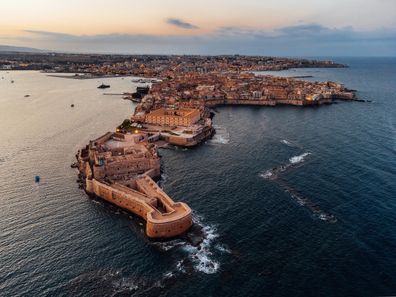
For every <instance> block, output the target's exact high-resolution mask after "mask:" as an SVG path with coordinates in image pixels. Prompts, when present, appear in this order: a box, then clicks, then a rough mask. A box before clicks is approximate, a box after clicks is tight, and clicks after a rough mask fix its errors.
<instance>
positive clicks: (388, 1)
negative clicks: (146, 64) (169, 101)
mask: <svg viewBox="0 0 396 297" xmlns="http://www.w3.org/2000/svg"><path fill="white" fill-rule="evenodd" d="M0 7H1V10H0V11H1V18H0V44H2V45H13V46H28V47H35V48H41V49H48V50H57V51H77V52H111V53H149V54H152V53H166V54H169V53H177V54H190V53H193V54H222V53H224V54H230V53H240V54H263V55H265V54H270V55H276V54H278V55H347V56H348V55H369V56H376V55H379V56H383V55H388V56H394V55H395V54H396V1H395V0H364V1H362V0H344V1H341V0H326V1H320V0H300V1H292V0H266V1H264V0H261V1H260V0H243V1H236V0H227V1H226V0H223V1H216V0H212V1H208V0H204V1H187V0H185V1H179V0H170V1H169V0H167V1H155V0H144V1H131V0H112V1H109V0H84V1H82V0H67V1H66V0H56V1H54V0H2V3H1V6H0Z"/></svg>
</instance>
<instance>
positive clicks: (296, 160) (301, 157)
mask: <svg viewBox="0 0 396 297" xmlns="http://www.w3.org/2000/svg"><path fill="white" fill-rule="evenodd" d="M310 154H311V153H304V154H301V155H299V156H294V157H291V158H290V159H289V162H290V163H291V164H298V163H301V162H304V159H305V157H306V156H308V155H310Z"/></svg>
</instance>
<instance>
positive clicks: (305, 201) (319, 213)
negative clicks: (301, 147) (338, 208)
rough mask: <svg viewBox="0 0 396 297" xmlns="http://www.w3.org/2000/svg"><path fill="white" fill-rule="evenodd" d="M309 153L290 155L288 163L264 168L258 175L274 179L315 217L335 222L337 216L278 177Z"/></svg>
mask: <svg viewBox="0 0 396 297" xmlns="http://www.w3.org/2000/svg"><path fill="white" fill-rule="evenodd" d="M310 154H311V153H309V152H306V153H303V154H301V155H298V156H294V157H291V158H290V159H289V162H288V163H286V164H281V165H279V166H277V167H274V168H272V169H269V170H266V171H264V172H262V173H260V174H259V176H260V177H262V178H264V179H268V180H273V181H275V182H276V183H277V184H278V185H279V186H280V187H281V188H282V189H283V190H284V191H285V192H286V193H288V194H289V195H290V197H291V198H292V199H293V200H294V201H295V202H297V203H298V204H299V205H301V206H303V207H305V208H306V209H308V210H309V211H310V212H311V213H312V214H313V215H314V216H315V217H317V218H319V219H320V220H322V221H325V222H328V223H335V222H337V218H336V217H335V216H334V215H332V214H329V213H327V212H325V211H323V210H322V209H321V208H320V206H319V205H317V204H316V203H314V202H313V201H312V200H311V199H309V198H307V197H304V196H303V195H302V194H300V193H299V192H297V191H296V190H294V189H293V188H292V187H290V186H289V185H288V184H287V182H286V181H285V180H283V179H280V178H278V177H279V175H280V174H281V173H283V172H285V171H287V170H288V169H291V168H296V167H299V166H300V165H301V164H302V163H303V162H304V161H305V158H306V157H307V156H308V155H310Z"/></svg>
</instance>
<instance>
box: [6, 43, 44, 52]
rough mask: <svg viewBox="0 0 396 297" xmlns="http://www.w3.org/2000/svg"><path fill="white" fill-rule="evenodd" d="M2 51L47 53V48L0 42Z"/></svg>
mask: <svg viewBox="0 0 396 297" xmlns="http://www.w3.org/2000/svg"><path fill="white" fill-rule="evenodd" d="M0 52H23V53H45V52H46V51H45V50H41V49H37V48H31V47H22V46H11V45H1V44H0Z"/></svg>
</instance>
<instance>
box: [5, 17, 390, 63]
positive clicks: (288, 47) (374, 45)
mask: <svg viewBox="0 0 396 297" xmlns="http://www.w3.org/2000/svg"><path fill="white" fill-rule="evenodd" d="M25 33H27V34H25V35H22V36H19V37H15V38H14V44H16V45H21V46H29V47H35V48H47V49H53V50H57V51H68V52H73V51H74V52H101V53H124V54H247V55H271V56H272V55H273V56H395V55H396V30H394V29H381V30H376V31H355V30H354V29H353V28H352V27H343V28H329V27H325V26H323V25H321V24H301V23H298V24H297V25H294V26H286V27H281V28H276V29H273V30H262V29H257V28H246V27H233V26H228V27H220V28H218V29H216V30H214V31H213V32H210V33H208V34H202V35H193V34H191V35H148V34H117V33H115V34H98V35H73V34H66V33H60V32H47V31H34V30H26V31H25ZM1 40H2V37H1V36H0V41H1ZM4 40H5V39H4ZM10 42H11V40H9V39H8V40H7V43H8V44H10Z"/></svg>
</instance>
